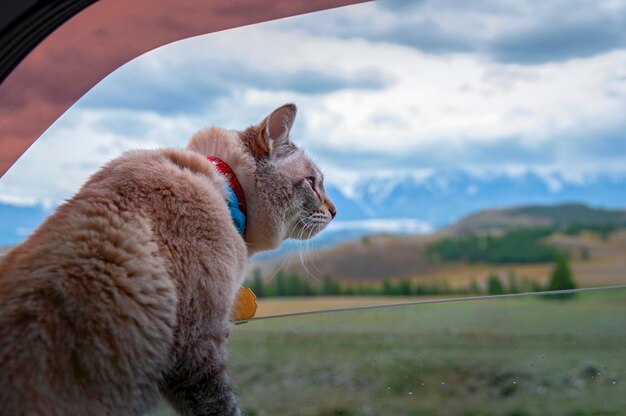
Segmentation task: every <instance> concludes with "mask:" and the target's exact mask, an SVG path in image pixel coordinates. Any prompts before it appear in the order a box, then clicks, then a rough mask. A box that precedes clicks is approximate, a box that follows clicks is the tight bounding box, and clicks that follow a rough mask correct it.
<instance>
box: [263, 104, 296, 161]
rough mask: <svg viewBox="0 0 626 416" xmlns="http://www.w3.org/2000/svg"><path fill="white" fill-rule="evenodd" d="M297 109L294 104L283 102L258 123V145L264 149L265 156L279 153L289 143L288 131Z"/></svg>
mask: <svg viewBox="0 0 626 416" xmlns="http://www.w3.org/2000/svg"><path fill="white" fill-rule="evenodd" d="M297 111H298V109H297V108H296V106H295V105H294V104H285V105H283V106H282V107H279V108H277V109H276V110H274V111H273V112H272V114H270V115H269V116H267V117H266V118H265V120H263V121H262V122H261V124H260V126H261V134H260V136H259V140H260V141H261V143H259V147H260V148H262V149H263V150H264V152H263V153H264V156H265V157H270V158H271V157H273V156H277V155H280V153H281V150H282V149H286V148H288V147H289V145H290V144H291V141H290V139H289V132H291V127H292V126H293V122H294V120H295V119H296V113H297Z"/></svg>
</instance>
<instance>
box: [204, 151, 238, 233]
mask: <svg viewBox="0 0 626 416" xmlns="http://www.w3.org/2000/svg"><path fill="white" fill-rule="evenodd" d="M207 159H208V161H209V162H211V163H212V164H213V166H215V169H217V171H218V172H220V173H221V174H222V175H224V178H225V179H226V182H228V185H229V186H230V188H231V189H232V190H233V192H234V193H235V196H236V197H237V202H238V203H239V205H238V206H239V210H240V211H241V212H242V213H243V215H244V216H245V217H247V211H246V199H245V197H244V195H243V188H242V187H241V184H240V183H239V180H238V179H237V175H235V172H233V170H232V169H231V168H230V166H228V165H227V164H226V162H224V161H223V160H221V159H218V158H216V157H215V156H207ZM244 221H245V220H244ZM243 234H244V235H245V225H244V232H243Z"/></svg>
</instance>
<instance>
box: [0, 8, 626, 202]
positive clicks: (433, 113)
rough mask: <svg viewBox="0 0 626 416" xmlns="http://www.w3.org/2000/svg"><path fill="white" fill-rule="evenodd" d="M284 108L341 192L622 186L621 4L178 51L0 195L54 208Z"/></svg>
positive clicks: (293, 29)
mask: <svg viewBox="0 0 626 416" xmlns="http://www.w3.org/2000/svg"><path fill="white" fill-rule="evenodd" d="M286 102H293V103H296V105H297V106H298V108H299V112H298V118H297V120H296V124H295V126H294V130H293V131H292V136H293V139H294V141H295V142H296V143H297V144H299V145H301V146H303V147H304V148H305V149H306V150H307V151H308V152H309V153H310V154H311V155H312V156H313V158H314V159H316V160H317V161H318V162H319V164H320V165H321V166H322V168H323V170H324V171H325V172H326V176H327V181H328V182H330V183H333V184H336V185H337V186H339V187H340V188H342V189H344V190H346V192H347V193H349V190H350V189H351V187H353V186H354V185H355V183H357V182H358V181H360V180H363V179H364V178H367V177H370V176H372V175H386V176H389V175H396V174H410V175H413V176H415V177H426V176H428V175H432V174H434V173H436V172H439V171H442V170H449V169H457V170H465V171H468V172H472V173H473V174H475V175H493V174H511V175H515V174H519V173H522V172H528V171H532V172H536V173H539V174H545V175H549V174H550V175H551V174H554V173H558V174H559V175H560V176H562V177H563V178H566V179H567V180H572V181H581V180H584V178H585V177H587V176H589V175H597V174H613V175H626V163H624V162H626V137H624V136H625V135H626V134H625V133H624V132H626V2H624V1H611V0H604V1H601V2H598V1H595V0H593V1H581V0H566V1H557V0H555V1H547V2H546V1H525V2H519V1H489V0H487V1H481V2H462V1H458V0H444V1H387V0H383V1H377V2H372V3H365V4H360V5H354V6H347V7H343V8H338V9H333V10H327V11H324V12H318V13H312V14H307V15H303V16H298V17H292V18H287V19H281V20H277V21H273V22H269V23H262V24H258V25H253V26H248V27H243V28H238V29H233V30H227V31H223V32H219V33H215V34H210V35H206V36H200V37H195V38H192V39H187V40H184V41H180V42H176V43H174V44H170V45H167V46H164V47H161V48H158V49H156V50H154V51H151V52H149V53H147V54H145V55H143V56H141V57H139V58H137V59H135V60H133V61H131V62H129V63H128V64H126V65H124V66H123V67H121V68H120V69H118V70H117V71H115V72H114V73H112V74H111V75H109V76H108V77H107V78H105V79H104V80H103V81H102V82H100V83H99V84H98V85H97V86H96V87H94V88H93V89H92V90H91V91H90V92H89V93H87V94H86V95H85V96H84V97H83V98H82V99H81V100H80V101H79V102H78V103H77V104H76V105H75V106H74V107H72V108H71V109H70V110H68V111H67V112H66V113H65V114H64V115H63V116H62V117H61V118H60V119H59V120H58V121H57V122H56V123H55V124H54V125H53V126H52V127H50V129H49V130H48V131H46V132H45V133H44V134H43V136H42V137H41V138H40V139H39V140H38V141H37V142H36V143H35V144H34V145H33V146H32V147H31V148H30V149H29V150H28V151H27V152H26V153H25V154H24V155H23V156H22V158H20V160H18V161H17V162H16V163H15V165H13V167H12V168H11V169H10V170H9V171H8V172H7V173H6V174H5V176H3V177H2V178H0V203H5V204H13V205H20V206H29V205H42V206H46V207H53V206H55V205H57V204H58V203H60V202H61V201H63V200H64V199H67V198H69V197H70V196H71V195H72V194H73V193H74V192H76V191H77V190H78V188H79V187H80V185H81V183H83V182H84V181H85V180H86V179H87V177H88V176H89V175H90V174H92V173H93V172H95V171H96V170H97V169H98V168H99V167H100V166H101V165H102V164H104V163H105V162H106V161H108V160H110V159H112V158H114V157H116V156H118V155H120V154H121V153H122V152H124V151H127V150H131V149H137V148H157V147H184V146H185V144H186V142H187V140H188V138H189V137H190V136H191V135H192V134H193V133H194V132H196V131H198V130H201V129H202V128H204V127H207V126H212V125H216V126H222V127H226V128H232V129H242V128H245V127H246V126H248V125H250V124H254V123H257V122H259V121H260V120H261V119H262V118H263V117H265V116H266V115H267V114H269V113H270V112H271V111H272V110H273V109H274V108H276V107H278V106H280V105H281V104H283V103H286Z"/></svg>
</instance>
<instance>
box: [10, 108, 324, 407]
mask: <svg viewBox="0 0 626 416" xmlns="http://www.w3.org/2000/svg"><path fill="white" fill-rule="evenodd" d="M295 116H296V107H295V106H294V105H293V104H288V105H285V106H282V107H280V108H278V109H277V110H275V111H274V112H272V113H271V114H270V115H269V116H268V117H266V118H265V119H264V120H263V121H262V122H261V123H259V124H258V125H254V126H251V127H248V128H247V129H245V130H243V131H232V130H225V129H221V128H209V129H207V130H204V131H201V132H200V133H197V134H196V135H195V136H193V137H192V139H191V141H190V143H189V145H188V147H187V149H186V150H172V149H166V150H150V151H133V152H129V153H126V154H125V155H123V156H121V157H120V158H118V159H115V160H113V161H111V162H109V163H108V164H106V165H105V166H104V167H103V168H102V169H101V170H100V171H99V172H97V173H96V174H94V175H93V176H92V177H91V178H90V179H89V180H88V181H87V183H86V184H85V185H84V186H83V187H82V189H80V191H79V192H78V193H77V194H76V195H75V196H74V197H73V198H71V199H70V200H69V201H67V202H66V203H64V204H63V205H61V206H60V207H59V208H58V210H57V211H56V212H55V213H54V214H53V215H52V216H51V217H50V218H48V220H47V221H45V223H44V224H42V225H41V227H39V229H37V230H36V231H35V232H34V233H33V235H32V236H31V237H30V238H29V239H28V240H27V241H25V242H24V243H23V244H21V245H20V246H18V247H16V248H14V249H13V250H12V251H10V252H9V253H8V254H7V255H6V256H5V257H4V258H3V260H2V262H1V263H0V414H2V415H11V416H19V415H64V416H65V415H81V416H83V415H141V414H145V413H146V412H148V411H149V410H150V409H152V408H153V407H154V406H155V404H156V403H158V401H159V399H160V397H161V395H163V396H165V398H167V400H168V401H169V402H170V403H171V404H172V406H173V407H174V408H175V409H176V410H177V411H178V412H179V413H180V414H183V415H238V414H240V412H239V409H238V406H237V401H236V398H235V394H234V392H233V388H232V387H231V381H230V380H229V377H228V374H227V371H226V364H227V354H226V340H227V337H228V331H229V321H230V314H231V311H232V308H233V302H234V298H235V294H236V292H237V289H238V287H239V286H240V284H241V280H242V276H243V268H244V265H245V263H246V258H247V257H248V256H250V255H252V254H254V253H256V252H259V251H262V250H269V249H273V248H275V247H277V246H278V245H279V244H280V243H281V242H282V241H283V240H285V239H286V238H300V239H305V238H310V237H311V236H313V235H315V234H316V233H318V232H319V231H321V230H322V229H323V228H324V227H326V225H328V223H329V222H330V221H331V220H332V218H333V217H334V216H335V207H334V206H333V204H332V202H331V201H330V199H329V198H328V196H327V195H326V193H325V191H324V186H323V177H322V173H321V172H320V170H319V169H318V167H317V166H316V165H315V164H314V163H313V162H312V161H311V160H310V159H309V158H308V157H307V156H306V154H305V153H304V152H303V151H302V150H301V149H299V148H298V147H297V146H296V145H295V144H294V143H293V142H292V141H291V139H290V130H291V127H292V125H293V122H294V118H295ZM208 156H211V157H212V158H210V160H208V159H207V157H208ZM217 164H220V165H222V166H227V167H228V168H229V169H230V170H228V168H227V170H228V173H224V171H223V170H221V169H217V166H216V165H217ZM233 176H234V178H233ZM233 180H234V181H235V182H237V183H239V184H240V188H241V193H243V195H237V199H238V201H237V202H238V203H239V205H242V204H243V202H244V201H240V200H239V199H245V207H244V208H243V212H242V211H238V215H239V216H240V217H243V221H244V223H243V227H245V229H242V228H243V227H242V224H241V223H239V224H236V222H234V221H233V219H234V217H233V215H234V214H232V211H233V207H232V206H233V204H232V202H233V198H235V197H234V196H233V192H232V191H231V189H230V188H231V185H230V184H231V183H233V182H232V181H233ZM235 210H237V207H235ZM241 214H243V216H242V215H241ZM241 219H242V218H239V220H241ZM238 228H239V229H238Z"/></svg>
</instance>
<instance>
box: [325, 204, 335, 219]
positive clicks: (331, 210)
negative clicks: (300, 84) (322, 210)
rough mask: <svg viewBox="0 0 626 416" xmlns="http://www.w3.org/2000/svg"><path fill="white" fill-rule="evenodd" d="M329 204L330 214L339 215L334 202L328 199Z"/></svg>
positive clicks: (332, 215) (333, 216)
mask: <svg viewBox="0 0 626 416" xmlns="http://www.w3.org/2000/svg"><path fill="white" fill-rule="evenodd" d="M327 204H328V212H330V216H331V217H332V218H335V216H337V209H335V206H334V205H333V203H332V202H330V201H327Z"/></svg>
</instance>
